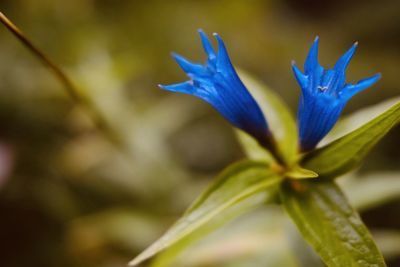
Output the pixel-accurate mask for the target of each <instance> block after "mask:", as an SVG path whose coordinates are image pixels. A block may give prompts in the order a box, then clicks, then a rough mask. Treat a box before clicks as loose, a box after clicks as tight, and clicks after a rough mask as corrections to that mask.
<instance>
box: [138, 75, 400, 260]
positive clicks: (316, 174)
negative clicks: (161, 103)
mask: <svg viewBox="0 0 400 267" xmlns="http://www.w3.org/2000/svg"><path fill="white" fill-rule="evenodd" d="M240 76H241V78H242V79H243V81H244V83H245V84H246V85H247V86H248V88H249V89H250V91H251V93H252V94H253V95H254V96H255V98H256V99H257V101H258V103H260V106H261V107H262V109H263V111H264V113H265V114H266V116H267V117H268V122H269V123H270V127H271V129H272V130H273V131H274V132H273V133H274V136H275V138H276V141H277V145H278V148H279V151H280V153H281V154H282V155H283V157H284V160H285V163H286V164H285V166H280V165H278V164H277V162H276V161H275V159H274V157H273V156H272V155H271V153H269V151H266V150H265V149H264V148H263V147H261V146H260V145H259V144H258V143H257V142H256V141H255V140H254V139H253V138H251V137H250V136H248V135H247V134H245V133H243V132H240V131H237V136H238V139H239V141H240V143H241V144H242V146H243V149H244V151H245V153H246V154H247V156H248V157H249V158H251V159H252V160H256V161H245V162H241V163H236V164H234V165H232V166H231V167H230V168H228V169H227V170H226V171H224V172H223V173H222V174H221V175H220V177H219V178H217V179H216V180H215V182H214V183H213V184H212V185H211V186H210V187H209V188H208V189H207V190H206V191H205V192H204V193H203V194H202V195H201V196H200V198H199V199H198V200H197V201H196V202H195V203H194V204H193V205H192V206H191V207H190V208H189V209H188V210H187V211H186V213H185V214H184V215H183V216H182V217H181V218H180V219H179V220H178V221H177V223H176V224H174V225H173V226H172V227H171V228H170V229H169V230H168V231H167V233H166V234H165V235H164V236H162V237H161V238H160V239H159V240H157V241H156V242H155V243H153V245H151V246H150V247H149V248H148V249H146V250H145V251H144V252H143V253H141V254H140V255H139V256H138V257H136V258H135V259H134V260H133V261H132V262H131V265H137V264H139V263H140V262H142V261H144V260H147V259H148V258H150V257H152V256H153V255H155V254H157V253H158V252H160V251H163V250H165V249H167V248H168V250H166V252H164V253H163V254H162V256H161V257H158V258H157V260H156V261H155V262H154V263H153V265H152V266H153V267H165V266H170V265H173V264H174V262H176V259H177V257H178V255H179V254H180V253H181V252H183V251H184V250H186V248H188V247H189V246H190V245H191V244H193V243H194V242H195V241H197V240H199V239H201V238H203V237H204V236H206V235H208V234H210V233H212V232H214V231H216V230H218V229H219V228H220V227H221V226H223V225H225V224H226V223H227V222H229V221H231V220H232V219H235V218H237V217H239V216H240V215H241V214H243V213H245V212H248V211H250V210H252V209H254V208H257V207H260V206H262V205H264V204H266V203H276V202H277V201H276V198H274V196H275V195H276V193H277V191H278V190H277V189H278V188H280V190H279V191H280V196H281V199H280V200H281V202H282V203H283V206H284V207H285V210H286V211H287V213H288V214H289V215H290V217H291V218H292V220H293V221H294V222H295V224H296V225H297V227H298V229H299V230H300V233H301V234H302V236H303V238H304V239H305V240H307V241H308V242H309V243H310V244H311V246H312V247H313V248H314V249H315V251H316V252H317V254H318V255H319V256H320V257H321V259H322V260H323V261H324V263H325V264H327V265H328V266H333V267H336V266H362V267H363V266H385V263H384V260H383V258H382V256H381V253H380V252H379V250H378V248H377V246H376V245H375V243H374V241H373V239H372V237H371V235H370V233H369V232H368V229H367V227H366V226H365V225H364V224H363V222H362V221H361V219H360V217H359V215H358V214H357V212H356V211H355V210H354V209H353V208H352V207H351V206H350V204H348V203H347V200H346V198H345V197H344V194H343V193H342V191H341V190H340V188H339V187H338V186H337V185H336V184H335V183H334V182H333V181H331V180H329V179H328V180H327V179H326V178H335V177H337V176H338V175H341V174H343V173H345V172H347V171H349V170H351V169H353V168H355V167H356V166H358V164H359V163H360V162H361V160H362V159H363V158H364V157H365V156H366V155H367V153H368V152H369V151H370V149H371V148H372V147H373V146H374V145H375V144H376V143H377V142H378V141H379V140H380V139H381V138H382V137H383V136H384V135H385V134H386V133H387V132H388V131H389V130H390V129H391V128H393V127H394V126H395V125H396V124H397V123H398V122H399V121H400V103H397V104H395V105H394V106H393V107H391V108H390V109H388V110H387V111H386V112H384V113H382V114H381V115H379V116H377V117H376V118H374V119H372V120H371V121H369V122H367V123H365V121H366V119H369V118H371V117H373V116H375V115H376V114H377V113H380V112H381V111H382V109H383V108H384V107H387V106H388V103H384V104H381V105H378V106H376V107H374V108H372V109H370V110H368V112H367V114H368V116H362V115H360V114H356V115H353V116H349V117H348V118H346V119H345V120H344V121H343V122H340V123H339V124H338V127H336V129H335V132H336V135H335V134H331V135H330V137H328V138H330V139H335V138H337V139H336V140H335V141H333V142H331V143H329V144H327V145H325V146H323V147H322V148H319V149H317V150H314V151H312V152H310V153H309V154H306V155H305V156H304V157H302V155H300V154H299V152H298V147H297V143H298V140H297V130H296V126H295V122H294V120H293V118H292V117H291V114H290V111H289V110H288V109H287V107H286V106H285V104H284V103H283V102H282V101H281V100H280V99H279V97H278V96H277V95H276V94H275V93H273V91H271V90H269V89H268V88H267V87H264V86H262V85H261V84H260V83H258V82H257V81H255V80H254V79H252V78H250V77H249V76H248V75H247V74H244V73H243V72H241V75H240ZM389 102H390V103H393V101H389ZM360 118H361V119H360ZM364 123H365V124H364ZM362 124H363V125H362ZM360 125H362V126H361V127H359V128H357V129H354V127H355V126H360ZM343 133H346V134H345V135H344V136H343V137H340V138H338V136H339V135H341V134H343ZM309 178H313V179H309ZM375 181H376V179H375ZM389 183H391V181H388V183H387V184H389ZM363 184H364V186H361V187H360V188H358V189H360V190H358V191H359V194H358V197H357V194H355V195H354V196H353V197H352V198H351V200H352V201H353V202H354V203H355V205H356V207H360V208H368V207H370V206H373V205H375V204H376V203H383V202H386V201H388V200H390V199H393V198H395V197H397V196H398V195H399V192H398V191H397V187H392V189H393V190H392V191H391V190H390V189H389V188H390V185H385V186H380V187H378V186H377V189H379V190H378V191H377V192H376V194H371V195H373V196H375V197H372V198H369V197H367V198H363V197H362V196H365V195H367V194H366V192H365V191H366V190H367V191H368V190H370V188H371V187H370V186H371V185H372V186H375V185H374V183H373V182H371V181H364V182H363ZM395 184H396V183H395ZM278 185H279V186H278ZM380 185H382V184H380ZM353 187H354V186H352V187H351V188H353ZM346 188H349V187H348V186H347V187H346ZM351 190H352V189H351ZM361 191H362V192H361ZM355 193H357V190H356V191H355ZM360 195H361V197H360ZM385 196H388V197H385ZM309 260H310V258H308V259H306V261H307V262H309ZM314 262H315V263H317V262H318V260H314Z"/></svg>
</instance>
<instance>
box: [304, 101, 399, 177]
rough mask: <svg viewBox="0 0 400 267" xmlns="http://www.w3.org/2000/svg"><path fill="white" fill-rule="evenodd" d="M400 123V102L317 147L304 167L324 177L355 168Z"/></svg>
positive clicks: (305, 159)
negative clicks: (336, 138) (349, 131)
mask: <svg viewBox="0 0 400 267" xmlns="http://www.w3.org/2000/svg"><path fill="white" fill-rule="evenodd" d="M399 122H400V102H399V103H397V104H396V105H394V106H392V107H391V108H390V109H388V110H387V111H385V112H384V113H383V114H381V115H379V116H378V117H376V118H375V119H373V120H371V121H369V122H368V123H366V124H364V125H363V126H362V127H360V128H358V129H357V130H355V131H353V132H351V133H349V134H347V135H345V136H343V137H341V138H340V139H338V140H336V141H334V142H332V143H330V144H328V145H326V146H324V147H321V148H319V149H317V150H314V151H312V152H310V153H309V154H307V155H306V156H305V157H304V158H303V160H302V166H303V167H305V168H307V169H310V170H313V171H315V172H316V173H318V174H319V176H321V177H322V178H334V177H337V176H339V175H341V174H344V173H346V172H348V171H349V170H351V169H353V168H355V167H356V166H357V165H358V164H359V163H360V162H361V160H363V159H364V157H365V156H366V155H367V153H368V152H369V151H370V150H371V148H372V147H373V146H374V145H375V144H376V143H378V141H379V140H380V139H381V138H382V137H383V136H385V134H386V133H387V132H389V130H390V129H392V128H393V127H394V126H395V125H396V124H398V123H399Z"/></svg>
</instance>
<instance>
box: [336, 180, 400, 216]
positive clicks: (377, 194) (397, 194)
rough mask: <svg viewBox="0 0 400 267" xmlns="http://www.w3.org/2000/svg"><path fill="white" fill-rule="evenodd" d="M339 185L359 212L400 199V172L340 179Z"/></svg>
mask: <svg viewBox="0 0 400 267" xmlns="http://www.w3.org/2000/svg"><path fill="white" fill-rule="evenodd" d="M338 182H339V184H340V185H341V186H342V188H343V191H344V192H345V193H347V195H348V196H349V201H350V203H351V204H352V205H353V206H354V207H355V208H356V209H357V210H358V211H363V210H368V209H371V208H375V207H378V206H380V205H382V204H385V203H387V202H389V201H392V200H396V199H400V172H379V173H371V174H368V175H363V176H362V177H357V176H356V177H350V178H349V179H340V180H339V181H338Z"/></svg>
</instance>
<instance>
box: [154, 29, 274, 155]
mask: <svg viewBox="0 0 400 267" xmlns="http://www.w3.org/2000/svg"><path fill="white" fill-rule="evenodd" d="M199 34H200V37H201V41H202V43H203V48H204V51H205V52H206V54H207V61H206V63H205V64H197V63H192V62H190V61H189V60H187V59H185V58H183V57H181V56H179V55H177V54H173V57H174V59H175V60H176V62H177V63H178V64H179V66H180V67H181V68H182V69H183V71H184V72H186V74H187V75H188V76H189V78H190V81H186V82H183V83H178V84H173V85H160V87H161V88H163V89H166V90H169V91H174V92H180V93H186V94H191V95H194V96H196V97H199V98H201V99H203V100H205V101H206V102H208V103H209V104H210V105H212V106H213V107H214V108H215V109H216V110H217V111H219V113H221V114H222V115H223V116H224V117H225V119H227V120H228V121H229V122H230V123H231V124H233V125H234V126H235V127H237V128H239V129H241V130H243V131H245V132H247V133H248V134H250V135H252V136H253V137H254V138H256V139H257V140H258V141H259V143H260V144H262V145H264V146H265V147H267V148H270V147H271V138H272V136H271V133H270V131H269V129H268V125H267V122H266V120H265V118H264V115H263V113H262V111H261V109H260V107H259V106H258V104H257V102H256V101H255V100H254V98H253V97H252V96H251V95H250V93H249V91H248V90H247V88H246V87H245V85H244V84H243V82H242V81H241V80H240V78H239V76H238V75H237V73H236V71H235V69H234V68H233V65H232V63H231V61H230V59H229V56H228V52H227V51H226V48H225V45H224V43H223V41H222V39H221V38H220V37H219V36H218V34H216V33H214V36H215V38H216V39H217V42H218V51H217V52H216V51H214V49H213V47H212V45H211V43H210V41H209V40H208V38H207V36H206V35H205V33H204V32H203V31H201V30H199Z"/></svg>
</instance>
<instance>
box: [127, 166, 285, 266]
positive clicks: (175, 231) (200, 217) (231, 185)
mask: <svg viewBox="0 0 400 267" xmlns="http://www.w3.org/2000/svg"><path fill="white" fill-rule="evenodd" d="M281 179H282V178H281V177H280V176H278V175H277V174H276V173H274V172H273V171H272V170H271V169H270V168H269V165H268V164H265V163H263V162H255V161H244V162H239V163H236V164H233V165H232V166H230V167H229V168H227V169H226V170H225V171H224V172H223V173H222V174H221V175H220V176H219V177H218V178H217V179H216V180H215V181H214V183H212V184H211V186H210V187H209V188H208V189H207V190H206V191H205V192H204V193H203V194H202V195H201V196H200V197H199V198H198V199H197V200H196V201H195V202H194V204H193V205H192V206H191V207H190V208H189V209H188V210H187V211H186V212H185V214H184V215H183V216H182V217H181V218H180V219H179V220H178V221H177V222H176V223H175V224H174V225H173V226H172V227H171V228H170V229H169V230H168V231H167V232H166V233H165V234H164V235H163V236H162V237H161V238H160V239H158V240H157V241H156V242H155V243H153V244H152V245H151V246H150V247H149V248H147V249H146V250H145V251H144V252H142V253H141V254H140V255H139V256H137V257H136V258H135V259H133V260H132V261H131V262H130V265H131V266H135V265H137V264H139V263H140V262H142V261H144V260H146V259H149V258H150V257H152V256H153V255H155V254H156V253H158V252H160V251H162V250H164V249H165V248H167V247H169V246H171V245H173V244H175V243H177V242H178V241H180V240H182V239H183V238H185V237H186V236H188V235H190V234H191V233H193V231H195V230H197V229H198V228H200V227H202V226H203V225H204V224H206V223H207V222H209V221H210V220H211V219H212V218H214V217H215V216H218V215H220V214H221V212H223V211H225V210H227V209H228V208H231V207H233V206H235V205H238V204H240V203H241V202H242V201H244V200H246V199H248V198H249V197H251V196H253V195H255V194H257V193H259V192H262V191H265V190H268V189H269V188H272V187H274V186H276V185H277V184H278V183H279V182H280V181H281Z"/></svg>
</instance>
